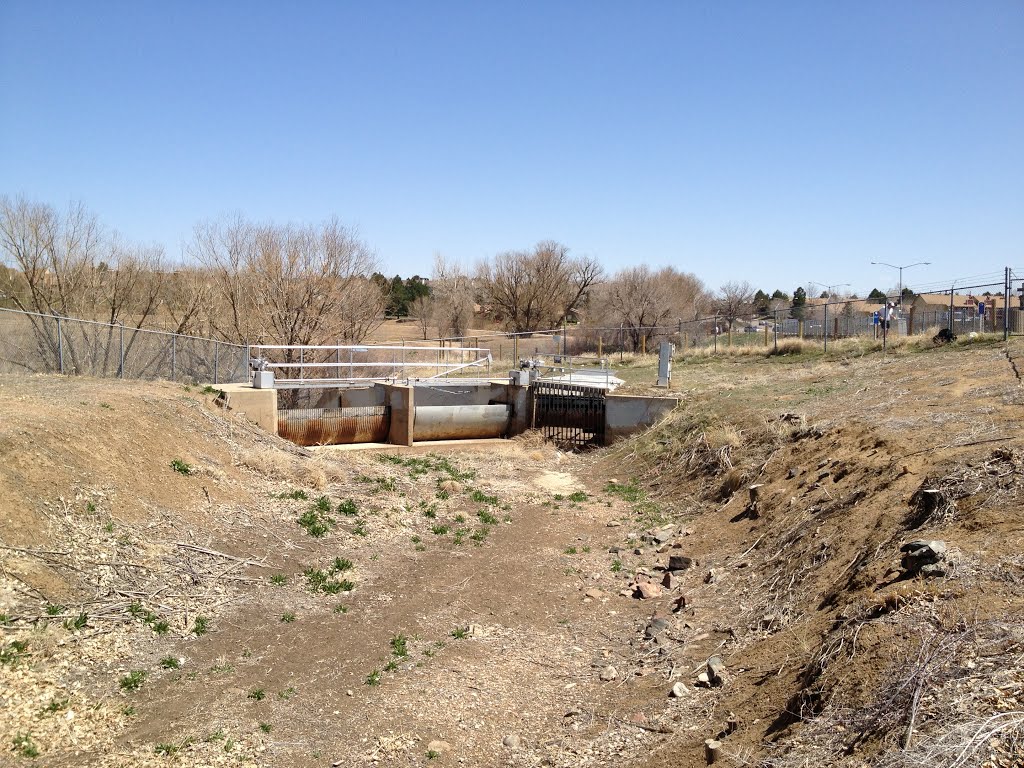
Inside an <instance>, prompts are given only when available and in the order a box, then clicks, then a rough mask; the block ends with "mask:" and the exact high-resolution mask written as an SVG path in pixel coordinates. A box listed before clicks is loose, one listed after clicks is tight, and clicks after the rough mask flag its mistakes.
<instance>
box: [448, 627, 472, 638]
mask: <svg viewBox="0 0 1024 768" xmlns="http://www.w3.org/2000/svg"><path fill="white" fill-rule="evenodd" d="M449 634H451V636H452V637H454V638H455V639H456V640H464V639H466V638H467V637H469V629H467V628H466V627H456V628H455V629H453V630H452V631H451V632H450V633H449Z"/></svg>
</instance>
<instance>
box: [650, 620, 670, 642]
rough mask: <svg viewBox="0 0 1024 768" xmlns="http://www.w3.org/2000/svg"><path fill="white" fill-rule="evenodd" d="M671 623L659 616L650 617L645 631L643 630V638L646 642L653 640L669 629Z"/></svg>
mask: <svg viewBox="0 0 1024 768" xmlns="http://www.w3.org/2000/svg"><path fill="white" fill-rule="evenodd" d="M670 625H671V622H670V621H669V620H668V618H667V617H665V616H659V615H658V614H655V615H654V616H652V617H651V621H650V623H649V624H648V625H647V629H645V630H644V637H646V638H647V639H648V640H653V639H654V638H656V637H657V636H658V635H660V634H661V633H662V632H664V631H665V630H666V629H668V628H669V626H670Z"/></svg>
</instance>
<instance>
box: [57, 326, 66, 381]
mask: <svg viewBox="0 0 1024 768" xmlns="http://www.w3.org/2000/svg"><path fill="white" fill-rule="evenodd" d="M57 367H58V370H59V371H60V372H61V373H64V329H63V328H62V327H61V324H60V317H58V318H57Z"/></svg>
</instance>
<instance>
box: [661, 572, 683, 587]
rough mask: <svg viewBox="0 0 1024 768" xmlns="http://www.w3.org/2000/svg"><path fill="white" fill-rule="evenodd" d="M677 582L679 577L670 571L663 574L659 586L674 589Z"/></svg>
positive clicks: (678, 582)
mask: <svg viewBox="0 0 1024 768" xmlns="http://www.w3.org/2000/svg"><path fill="white" fill-rule="evenodd" d="M679 584H680V580H679V577H678V576H676V575H675V574H674V573H672V572H671V571H669V572H668V573H666V574H665V576H664V577H663V578H662V579H661V586H663V587H664V588H665V589H675V588H676V587H678V586H679Z"/></svg>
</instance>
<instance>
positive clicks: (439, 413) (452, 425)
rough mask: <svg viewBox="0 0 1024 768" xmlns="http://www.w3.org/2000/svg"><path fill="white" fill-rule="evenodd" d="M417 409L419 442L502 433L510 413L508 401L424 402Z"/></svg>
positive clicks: (415, 429) (415, 435)
mask: <svg viewBox="0 0 1024 768" xmlns="http://www.w3.org/2000/svg"><path fill="white" fill-rule="evenodd" d="M415 411H416V413H415V421H414V422H413V440H415V441H417V442H419V441H420V440H469V439H474V438H488V437H503V436H504V435H505V434H507V433H508V424H509V418H510V416H511V410H510V409H509V407H508V406H507V405H421V406H417V407H416V409H415Z"/></svg>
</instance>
